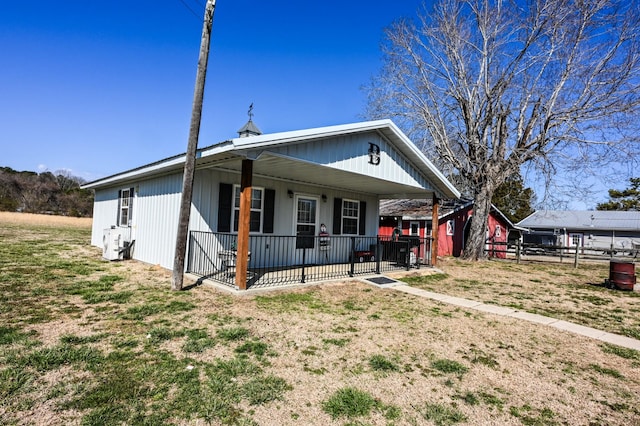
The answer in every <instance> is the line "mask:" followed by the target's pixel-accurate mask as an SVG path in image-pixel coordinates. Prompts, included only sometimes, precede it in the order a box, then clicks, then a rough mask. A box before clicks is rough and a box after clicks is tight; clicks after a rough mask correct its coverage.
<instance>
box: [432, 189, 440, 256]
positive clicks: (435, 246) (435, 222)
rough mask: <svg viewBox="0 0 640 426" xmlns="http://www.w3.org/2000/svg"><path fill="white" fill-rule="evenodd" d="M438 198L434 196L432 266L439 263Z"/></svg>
mask: <svg viewBox="0 0 640 426" xmlns="http://www.w3.org/2000/svg"><path fill="white" fill-rule="evenodd" d="M439 226H440V223H438V197H436V194H435V193H434V194H433V208H432V209H431V236H432V237H433V243H432V244H431V266H436V263H437V262H438V234H439V232H438V231H439V229H438V228H439Z"/></svg>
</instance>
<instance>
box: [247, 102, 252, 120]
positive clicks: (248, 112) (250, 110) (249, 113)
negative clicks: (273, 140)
mask: <svg viewBox="0 0 640 426" xmlns="http://www.w3.org/2000/svg"><path fill="white" fill-rule="evenodd" d="M247 115H248V116H249V121H252V120H253V102H251V105H249V111H247Z"/></svg>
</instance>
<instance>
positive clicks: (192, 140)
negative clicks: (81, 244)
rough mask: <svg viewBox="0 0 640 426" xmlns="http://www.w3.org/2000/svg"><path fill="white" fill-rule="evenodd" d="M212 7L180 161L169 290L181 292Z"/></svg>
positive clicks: (211, 1)
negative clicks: (185, 151)
mask: <svg viewBox="0 0 640 426" xmlns="http://www.w3.org/2000/svg"><path fill="white" fill-rule="evenodd" d="M215 8H216V0H207V4H206V6H205V8H204V23H203V25H202V40H201V42H200V54H199V56H198V71H197V73H196V87H195V90H194V93H193V108H192V110H191V126H190V127H189V143H188V144H187V153H186V156H185V161H184V176H183V180H182V198H181V202H180V217H179V220H178V234H177V236H176V252H175V258H174V261H173V277H172V279H171V290H182V283H183V281H184V258H185V253H186V251H187V234H188V232H189V216H190V215H191V198H192V196H193V180H194V177H195V172H196V151H197V149H198V137H199V135H200V120H201V118H202V100H203V98H204V82H205V79H206V76H207V62H208V61H209V45H210V41H211V27H212V26H213V13H214V11H215Z"/></svg>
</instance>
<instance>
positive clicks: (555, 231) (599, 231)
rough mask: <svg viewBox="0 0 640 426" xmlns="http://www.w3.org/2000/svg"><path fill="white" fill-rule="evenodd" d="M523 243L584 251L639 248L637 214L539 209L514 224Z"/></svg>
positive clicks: (633, 212) (639, 237)
mask: <svg viewBox="0 0 640 426" xmlns="http://www.w3.org/2000/svg"><path fill="white" fill-rule="evenodd" d="M517 225H518V226H519V227H522V228H526V230H527V231H526V232H524V233H523V241H524V242H525V243H533V244H542V245H549V246H564V247H572V246H578V247H582V248H584V249H592V250H595V251H600V250H605V251H606V250H634V249H635V250H638V249H640V212H635V211H605V210H602V211H600V210H593V211H576V210H573V211H560V210H539V211H536V212H535V213H533V214H531V215H530V216H528V217H527V218H525V219H523V220H521V221H520V222H518V224H517Z"/></svg>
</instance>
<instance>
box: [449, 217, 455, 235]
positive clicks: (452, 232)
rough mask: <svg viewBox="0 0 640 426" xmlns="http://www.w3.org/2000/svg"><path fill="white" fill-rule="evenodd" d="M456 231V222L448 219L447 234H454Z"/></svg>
mask: <svg viewBox="0 0 640 426" xmlns="http://www.w3.org/2000/svg"><path fill="white" fill-rule="evenodd" d="M454 232H455V222H454V221H453V220H448V221H447V235H453V234H454Z"/></svg>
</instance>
